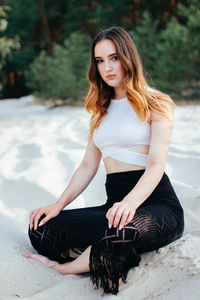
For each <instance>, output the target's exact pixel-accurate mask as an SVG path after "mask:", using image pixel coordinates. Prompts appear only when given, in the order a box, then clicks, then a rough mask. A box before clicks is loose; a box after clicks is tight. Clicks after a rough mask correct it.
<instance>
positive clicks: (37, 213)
mask: <svg viewBox="0 0 200 300" xmlns="http://www.w3.org/2000/svg"><path fill="white" fill-rule="evenodd" d="M101 156H102V154H101V152H100V150H99V149H98V148H97V147H96V146H95V145H94V142H93V140H92V139H91V140H89V141H88V144H87V148H86V151H85V155H84V157H83V160H82V162H81V164H80V166H79V167H78V168H77V169H76V170H75V172H74V174H73V176H72V178H71V180H70V182H69V184H68V185H67V187H66V189H65V190H64V192H63V193H62V195H61V196H60V198H59V199H58V200H57V201H56V203H54V204H51V205H48V206H44V207H40V208H39V209H35V210H32V211H31V212H30V216H29V223H30V229H32V228H33V227H34V229H35V230H36V229H37V226H38V221H39V219H40V217H41V216H42V215H44V214H45V215H46V216H45V218H43V219H42V221H41V222H40V224H39V226H41V225H43V224H45V223H46V222H48V221H49V220H50V219H52V218H54V217H55V216H57V215H58V214H59V212H60V211H61V210H62V209H63V208H64V207H65V206H66V205H68V204H69V203H70V202H72V201H73V200H74V199H75V198H76V197H78V196H79V195H80V194H81V193H82V192H83V191H84V190H85V188H86V187H87V186H88V184H89V183H90V182H91V180H92V179H93V177H94V176H95V174H96V172H97V170H98V167H99V164H100V161H101Z"/></svg>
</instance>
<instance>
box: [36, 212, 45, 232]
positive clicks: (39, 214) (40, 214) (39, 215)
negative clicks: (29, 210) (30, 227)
mask: <svg viewBox="0 0 200 300" xmlns="http://www.w3.org/2000/svg"><path fill="white" fill-rule="evenodd" d="M43 214H44V212H43V210H40V209H39V211H38V213H37V214H36V216H35V218H34V230H36V229H37V226H38V221H39V219H40V218H41V216H42V215H43Z"/></svg>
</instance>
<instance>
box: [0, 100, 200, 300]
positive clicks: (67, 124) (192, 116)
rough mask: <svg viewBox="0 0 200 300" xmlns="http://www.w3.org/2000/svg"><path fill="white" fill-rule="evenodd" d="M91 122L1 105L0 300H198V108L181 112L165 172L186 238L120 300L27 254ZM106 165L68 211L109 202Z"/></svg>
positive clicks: (143, 270)
mask: <svg viewBox="0 0 200 300" xmlns="http://www.w3.org/2000/svg"><path fill="white" fill-rule="evenodd" d="M89 117H90V116H89V114H87V113H86V112H85V111H84V109H83V108H81V107H57V108H55V109H50V108H48V107H44V106H42V105H34V98H33V97H32V96H28V97H23V98H21V99H9V100H4V101H0V128H1V130H0V141H1V146H0V228H1V230H0V240H1V247H0V279H1V280H0V299H30V300H31V299H33V300H36V299H38V300H39V299H48V300H51V299H52V300H60V299H70V300H86V299H87V300H99V299H104V298H105V299H110V300H111V299H116V300H120V299H121V300H151V299H152V300H153V299H156V300H179V299H181V300H198V299H200V295H199V283H200V176H199V169H200V134H199V133H200V105H189V106H187V105H186V106H180V107H179V106H178V107H176V109H175V112H174V117H175V122H174V131H173V136H172V142H171V145H170V149H169V155H168V162H167V166H166V172H167V174H168V175H169V177H170V179H171V182H172V184H173V186H174V189H175V191H176V193H177V195H178V197H179V199H180V201H181V203H182V206H183V208H184V211H185V231H184V234H183V236H182V237H181V238H180V239H179V240H177V241H175V242H173V243H171V244H170V245H168V246H166V247H163V248H161V249H159V250H158V251H153V252H151V253H146V254H143V255H142V260H141V263H140V266H139V267H137V268H134V269H132V270H131V271H130V272H129V275H128V283H127V284H123V285H122V286H121V287H120V293H119V294H118V295H117V296H106V297H104V298H102V290H101V289H99V290H95V289H94V288H93V285H92V283H91V281H90V278H89V276H88V275H66V276H63V275H60V274H58V273H57V272H56V271H54V270H52V269H49V268H48V267H46V266H45V265H43V264H41V263H40V262H37V261H35V260H31V259H27V258H25V257H23V253H25V252H27V251H32V252H34V253H36V252H35V251H34V250H33V248H32V246H31V244H30V242H29V239H28V236H27V228H28V216H29V212H30V210H31V209H33V208H37V207H40V206H44V205H47V204H50V203H53V202H54V201H56V200H57V199H58V198H59V196H60V194H61V193H62V192H63V190H64V188H65V187H66V185H67V183H68V182H69V180H70V178H71V176H72V174H73V171H74V170H75V168H76V167H77V166H78V165H79V163H80V161H81V159H82V157H83V155H84V151H85V147H86V144H87V134H88V121H89ZM104 183H105V170H104V167H103V163H101V164H100V168H99V171H98V172H97V174H96V176H95V178H94V179H93V181H92V182H91V184H90V185H89V186H88V188H87V189H86V190H85V191H84V193H82V195H81V196H79V197H78V198H77V199H76V200H75V201H74V202H72V203H71V204H70V205H69V206H68V208H76V207H84V206H92V205H98V204H102V203H104V202H105V199H106V194H105V190H104Z"/></svg>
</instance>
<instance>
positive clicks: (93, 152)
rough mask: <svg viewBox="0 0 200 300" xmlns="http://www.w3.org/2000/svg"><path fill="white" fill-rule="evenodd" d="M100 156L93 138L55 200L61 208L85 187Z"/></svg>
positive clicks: (91, 177)
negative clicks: (66, 184) (78, 164)
mask: <svg viewBox="0 0 200 300" xmlns="http://www.w3.org/2000/svg"><path fill="white" fill-rule="evenodd" d="M101 156H102V154H101V152H100V150H99V149H98V148H97V147H96V146H95V145H94V142H93V140H90V141H89V142H88V145H87V148H86V151H85V155H84V157H83V160H82V162H81V164H80V166H79V167H78V168H77V169H76V171H75V172H74V174H73V176H72V178H71V181H70V183H69V184H68V186H67V187H66V189H65V190H64V192H63V193H62V195H61V196H60V198H59V199H58V201H57V202H56V203H57V204H58V205H59V206H60V208H61V209H63V208H64V207H65V206H66V205H68V204H69V203H70V202H72V201H73V200H74V199H75V198H76V197H78V196H79V195H80V194H81V193H82V192H83V191H84V190H85V189H86V187H87V186H88V184H89V183H90V182H91V180H92V179H93V178H94V176H95V174H96V172H97V170H98V168H99V164H100V161H101Z"/></svg>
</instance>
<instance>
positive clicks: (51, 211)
mask: <svg viewBox="0 0 200 300" xmlns="http://www.w3.org/2000/svg"><path fill="white" fill-rule="evenodd" d="M61 210H62V208H61V207H60V206H59V205H58V203H54V204H51V205H48V206H44V207H40V208H38V209H33V210H32V211H31V212H30V215H29V224H30V230H31V229H32V228H34V230H36V229H37V227H38V226H42V225H44V224H45V223H47V222H48V221H49V220H50V219H52V218H55V217H56V216H57V215H58V214H59V213H60V211H61ZM42 215H45V217H44V218H43V219H42V221H40V223H39V224H38V221H39V219H40V218H41V216H42Z"/></svg>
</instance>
